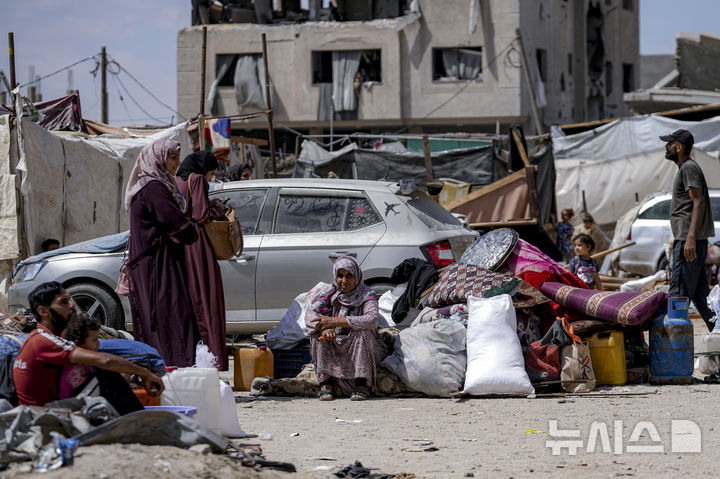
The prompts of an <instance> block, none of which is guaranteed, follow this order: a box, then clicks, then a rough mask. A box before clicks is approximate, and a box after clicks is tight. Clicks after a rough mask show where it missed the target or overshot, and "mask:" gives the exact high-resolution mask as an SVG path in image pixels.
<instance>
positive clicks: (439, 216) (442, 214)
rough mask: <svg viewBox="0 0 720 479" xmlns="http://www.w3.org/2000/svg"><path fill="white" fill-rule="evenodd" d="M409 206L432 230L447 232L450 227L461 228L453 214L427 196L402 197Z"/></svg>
mask: <svg viewBox="0 0 720 479" xmlns="http://www.w3.org/2000/svg"><path fill="white" fill-rule="evenodd" d="M398 198H400V199H401V200H402V201H403V202H404V203H405V204H406V205H407V206H408V208H410V209H411V210H412V212H413V213H415V214H416V215H417V216H418V218H420V220H421V221H422V222H423V223H425V224H426V225H427V227H428V228H430V229H432V230H446V229H448V228H449V227H450V226H453V227H458V228H460V227H461V225H460V222H459V221H458V219H457V218H455V217H454V216H453V215H452V213H450V212H449V211H448V210H446V209H445V208H443V207H442V206H440V205H439V204H438V203H436V202H435V201H433V199H432V198H430V197H429V196H427V195H422V194H421V195H417V196H400V195H398Z"/></svg>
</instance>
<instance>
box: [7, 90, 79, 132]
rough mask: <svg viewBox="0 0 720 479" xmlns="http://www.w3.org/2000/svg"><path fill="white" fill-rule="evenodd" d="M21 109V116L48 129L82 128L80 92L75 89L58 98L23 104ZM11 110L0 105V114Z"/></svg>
mask: <svg viewBox="0 0 720 479" xmlns="http://www.w3.org/2000/svg"><path fill="white" fill-rule="evenodd" d="M22 111H23V116H25V117H28V118H30V119H31V120H32V121H34V122H35V123H37V124H38V125H40V126H42V127H43V128H46V129H48V130H68V131H80V130H82V129H83V119H82V111H81V109H80V92H78V91H77V90H75V92H73V93H71V94H70V95H67V96H63V97H60V98H53V99H52V100H46V101H40V102H37V103H33V104H29V103H28V104H25V105H24V106H23V109H22ZM12 112H13V111H12V110H11V109H10V108H8V107H6V106H2V105H0V115H7V114H11V113H12Z"/></svg>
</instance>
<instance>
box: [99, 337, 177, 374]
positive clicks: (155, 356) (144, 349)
mask: <svg viewBox="0 0 720 479" xmlns="http://www.w3.org/2000/svg"><path fill="white" fill-rule="evenodd" d="M98 351H100V352H101V353H108V354H114V355H116V356H120V357H121V358H124V359H127V360H128V361H130V362H131V363H135V364H137V365H139V366H142V367H144V368H147V369H149V370H150V371H151V372H152V373H153V374H156V375H158V376H163V375H165V374H166V373H167V369H166V368H165V361H163V359H162V357H160V353H159V352H158V350H157V349H155V348H153V347H152V346H149V345H147V344H145V343H141V342H140V341H131V340H129V339H103V340H102V341H100V347H99V348H98Z"/></svg>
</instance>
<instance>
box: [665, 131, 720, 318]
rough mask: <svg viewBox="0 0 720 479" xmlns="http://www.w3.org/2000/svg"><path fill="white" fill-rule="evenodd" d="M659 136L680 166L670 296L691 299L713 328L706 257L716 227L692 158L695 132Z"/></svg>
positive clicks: (673, 209)
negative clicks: (708, 299)
mask: <svg viewBox="0 0 720 479" xmlns="http://www.w3.org/2000/svg"><path fill="white" fill-rule="evenodd" d="M660 139H661V140H662V141H664V142H666V145H665V158H667V159H668V160H670V161H672V162H674V163H675V164H676V165H677V166H678V172H677V174H676V175H675V181H674V183H673V192H672V201H671V202H670V227H671V229H672V232H673V236H674V237H675V241H674V242H673V261H672V273H671V276H670V296H686V297H687V298H688V299H690V300H692V301H693V303H695V307H696V308H697V310H698V312H699V313H700V315H701V316H702V318H703V320H704V321H705V324H707V326H708V329H710V330H711V331H712V329H713V327H714V326H715V324H714V323H715V318H714V316H715V315H714V313H713V312H712V310H711V309H710V308H709V307H708V304H707V297H708V294H710V287H709V285H708V279H707V269H706V267H705V259H706V258H707V249H708V238H710V237H712V236H715V227H714V223H713V215H712V211H711V210H710V196H709V194H708V188H707V183H706V182H705V175H703V172H702V169H700V166H699V165H698V164H697V163H696V162H695V160H693V159H692V158H691V157H690V153H691V152H692V147H693V144H694V143H695V139H694V138H693V136H692V133H690V132H689V131H687V130H676V131H674V132H672V133H671V134H669V135H664V136H661V137H660Z"/></svg>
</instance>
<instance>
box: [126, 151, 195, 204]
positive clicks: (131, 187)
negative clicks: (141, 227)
mask: <svg viewBox="0 0 720 479" xmlns="http://www.w3.org/2000/svg"><path fill="white" fill-rule="evenodd" d="M179 150H180V143H178V142H177V141H174V140H155V141H153V142H152V143H150V144H149V145H145V147H143V149H142V150H141V151H140V154H139V155H138V158H137V161H136V162H135V166H134V167H133V169H132V173H130V179H129V180H128V184H127V189H126V190H125V209H126V210H127V211H130V203H131V202H132V199H133V197H134V196H135V195H136V194H138V192H139V191H140V190H141V189H143V187H144V186H145V185H147V184H148V183H150V182H151V181H159V182H160V183H162V184H163V185H164V186H165V187H166V188H167V189H168V190H170V193H172V195H173V197H174V198H175V202H177V204H178V206H179V207H180V209H181V210H183V211H185V200H184V199H183V197H182V196H181V195H180V192H179V191H178V188H177V184H176V183H175V177H174V176H173V175H171V174H170V172H169V171H168V170H167V169H165V163H166V162H167V159H168V158H169V157H170V153H172V152H174V151H179Z"/></svg>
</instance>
